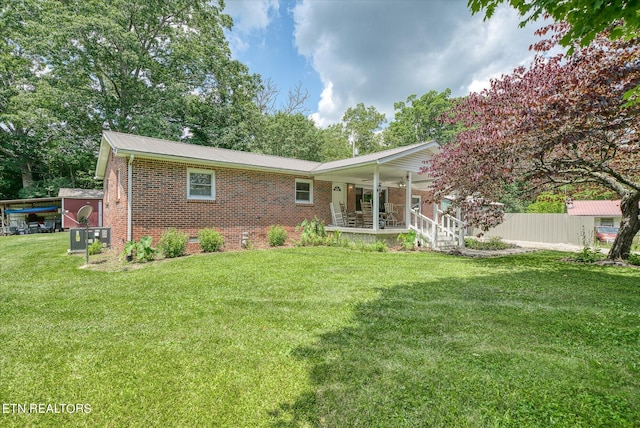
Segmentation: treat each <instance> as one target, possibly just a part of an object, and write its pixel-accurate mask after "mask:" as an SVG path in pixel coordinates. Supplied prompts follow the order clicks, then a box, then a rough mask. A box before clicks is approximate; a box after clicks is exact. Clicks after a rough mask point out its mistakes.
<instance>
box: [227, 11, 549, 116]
mask: <svg viewBox="0 0 640 428" xmlns="http://www.w3.org/2000/svg"><path fill="white" fill-rule="evenodd" d="M226 5H227V6H226V9H225V12H226V13H228V14H229V15H231V17H232V18H233V19H234V27H233V29H232V31H231V32H228V33H227V38H228V40H229V44H230V46H231V50H232V53H233V56H234V58H236V59H238V60H240V61H241V62H243V63H244V64H246V65H247V66H248V67H249V69H250V71H251V72H252V73H258V74H260V75H261V76H262V77H263V79H271V80H272V81H273V82H274V83H275V84H276V86H277V87H278V89H279V91H280V101H279V104H282V103H284V102H285V101H286V96H287V93H288V91H289V90H290V89H292V88H294V87H295V85H296V84H300V85H301V86H302V88H304V89H306V90H307V91H308V92H309V99H308V101H307V103H306V108H307V111H306V114H308V115H310V116H311V117H313V119H314V120H315V121H316V123H317V124H318V125H319V126H327V125H329V124H331V123H336V122H339V121H340V119H341V117H342V115H343V114H344V112H345V111H346V109H347V108H349V107H353V106H355V105H356V104H357V103H359V102H362V103H364V104H365V105H367V106H369V105H373V106H375V107H376V108H377V109H378V111H380V112H382V113H384V114H385V115H386V117H387V120H388V121H390V120H392V119H393V115H394V109H393V103H394V102H397V101H405V100H406V99H407V97H408V96H409V95H411V94H416V95H418V96H420V95H422V94H424V93H426V92H428V91H430V90H436V91H442V90H444V89H446V88H450V89H451V90H452V93H453V95H454V96H462V95H466V94H468V93H469V92H471V91H479V90H481V89H483V88H484V87H486V86H487V85H488V82H489V79H491V78H496V77H499V76H500V75H501V74H503V73H510V72H511V71H512V70H513V69H514V68H515V67H517V66H519V65H527V64H529V63H530V61H531V59H532V57H533V55H532V53H531V52H530V51H529V49H528V47H529V45H531V44H532V43H533V42H535V41H536V40H537V38H536V37H535V36H534V35H533V32H534V30H535V29H536V28H538V27H539V26H540V25H539V24H538V25H535V24H534V25H529V26H527V27H525V28H524V29H522V28H519V25H518V23H519V21H520V19H519V17H518V16H517V15H516V14H515V12H513V11H512V10H511V9H509V8H507V7H501V8H499V9H498V10H497V12H496V14H495V15H494V17H493V18H492V19H491V20H489V21H486V22H484V21H483V19H482V16H472V15H471V12H470V11H469V10H468V8H467V2H466V0H442V1H441V0H422V1H420V0H396V1H392V0H343V1H340V0H300V1H279V0H227V2H226ZM276 107H278V106H276Z"/></svg>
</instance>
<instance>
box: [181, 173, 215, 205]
mask: <svg viewBox="0 0 640 428" xmlns="http://www.w3.org/2000/svg"><path fill="white" fill-rule="evenodd" d="M215 198H216V175H215V173H214V172H213V171H208V170H202V169H191V168H189V169H187V199H200V200H214V199H215Z"/></svg>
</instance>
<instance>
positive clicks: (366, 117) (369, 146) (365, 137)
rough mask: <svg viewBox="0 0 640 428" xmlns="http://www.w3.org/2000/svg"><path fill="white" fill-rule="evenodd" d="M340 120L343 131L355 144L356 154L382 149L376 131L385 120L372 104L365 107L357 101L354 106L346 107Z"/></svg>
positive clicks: (380, 139)
mask: <svg viewBox="0 0 640 428" xmlns="http://www.w3.org/2000/svg"><path fill="white" fill-rule="evenodd" d="M342 121H343V122H344V127H345V132H346V133H347V135H349V138H350V139H352V140H353V144H355V148H356V151H357V154H360V155H364V154H367V153H373V152H378V151H380V150H382V149H384V146H383V145H382V142H383V141H382V138H381V135H380V134H379V133H378V131H380V130H381V129H382V125H383V124H384V123H386V122H387V120H386V118H385V116H384V114H383V113H380V112H378V111H377V110H376V108H375V107H374V106H369V107H366V106H365V105H364V104H363V103H358V105H356V106H355V107H350V108H348V109H347V111H346V112H345V113H344V115H343V116H342Z"/></svg>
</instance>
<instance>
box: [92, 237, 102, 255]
mask: <svg viewBox="0 0 640 428" xmlns="http://www.w3.org/2000/svg"><path fill="white" fill-rule="evenodd" d="M101 252H102V242H100V241H99V240H95V241H93V242H92V243H91V245H89V255H90V256H95V255H96V254H100V253H101Z"/></svg>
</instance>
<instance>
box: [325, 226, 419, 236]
mask: <svg viewBox="0 0 640 428" xmlns="http://www.w3.org/2000/svg"><path fill="white" fill-rule="evenodd" d="M325 230H326V231H327V232H333V231H336V230H337V231H339V232H340V233H343V234H354V235H374V236H378V235H382V236H384V235H393V237H394V238H395V237H396V236H398V234H400V233H407V232H409V228H408V227H406V226H386V227H385V228H384V229H378V230H373V229H371V228H364V227H344V226H334V225H332V224H330V225H327V226H325Z"/></svg>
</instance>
